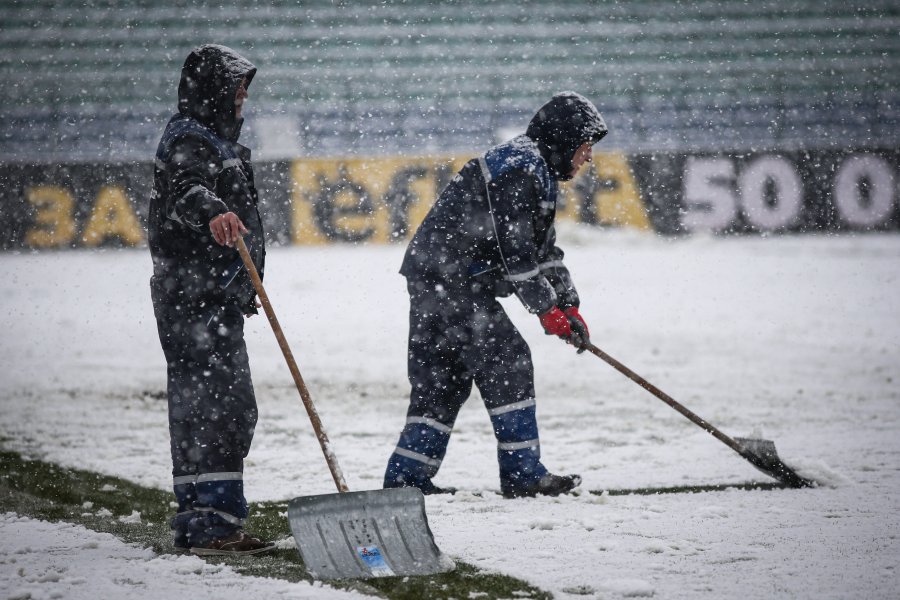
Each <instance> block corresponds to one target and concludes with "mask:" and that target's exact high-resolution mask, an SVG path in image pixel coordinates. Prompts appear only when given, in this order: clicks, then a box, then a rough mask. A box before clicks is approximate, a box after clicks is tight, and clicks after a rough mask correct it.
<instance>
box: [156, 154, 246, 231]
mask: <svg viewBox="0 0 900 600" xmlns="http://www.w3.org/2000/svg"><path fill="white" fill-rule="evenodd" d="M166 168H167V169H168V170H169V173H168V175H169V180H170V182H171V186H172V193H171V194H170V198H172V204H171V206H167V207H166V211H167V213H168V216H169V218H171V219H173V220H175V221H178V222H180V223H183V224H185V225H187V226H188V227H190V228H191V229H193V230H194V231H198V232H201V233H206V232H208V231H209V222H210V221H211V220H212V219H213V218H215V217H217V216H218V215H221V214H224V213H226V212H228V211H229V210H231V209H230V208H229V207H228V205H227V204H225V202H224V201H223V200H222V199H221V198H219V197H218V196H217V195H216V194H215V191H214V190H215V189H216V178H217V176H218V174H219V173H220V172H221V171H222V165H221V161H220V159H219V158H218V157H217V155H216V153H215V152H214V151H213V149H212V148H210V147H209V146H208V145H207V144H206V143H205V142H204V141H203V140H200V139H197V138H196V137H194V136H185V137H183V138H181V139H180V140H178V141H177V142H175V143H174V144H173V146H172V159H171V160H170V161H169V163H168V164H167V166H166Z"/></svg>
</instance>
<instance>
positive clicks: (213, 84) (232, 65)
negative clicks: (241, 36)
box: [178, 44, 256, 142]
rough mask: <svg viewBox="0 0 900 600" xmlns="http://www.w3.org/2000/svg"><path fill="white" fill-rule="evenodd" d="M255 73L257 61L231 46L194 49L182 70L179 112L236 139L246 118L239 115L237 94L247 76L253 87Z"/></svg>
mask: <svg viewBox="0 0 900 600" xmlns="http://www.w3.org/2000/svg"><path fill="white" fill-rule="evenodd" d="M254 75H256V67H255V66H253V63H251V62H250V61H249V60H247V59H246V58H244V57H243V56H241V55H240V54H238V53H237V52H235V51H234V50H232V49H231V48H228V47H226V46H219V45H217V44H206V45H204V46H200V47H199V48H196V49H195V50H192V51H191V53H190V54H189V55H188V57H187V59H186V60H185V61H184V67H182V69H181V82H180V83H179V84H178V112H180V113H181V114H183V115H188V116H190V117H193V118H195V119H197V120H198V121H200V122H201V123H203V124H204V125H206V126H207V127H209V128H210V129H212V130H213V131H215V132H216V133H217V134H218V135H219V136H221V137H223V138H225V139H227V140H230V141H232V142H236V141H237V139H238V136H240V133H241V124H242V123H243V121H244V120H243V119H236V118H235V114H234V113H235V110H234V96H235V94H236V93H237V89H238V86H239V85H240V83H241V80H242V79H244V78H245V77H246V78H247V86H248V87H249V85H250V81H251V80H252V79H253V76H254Z"/></svg>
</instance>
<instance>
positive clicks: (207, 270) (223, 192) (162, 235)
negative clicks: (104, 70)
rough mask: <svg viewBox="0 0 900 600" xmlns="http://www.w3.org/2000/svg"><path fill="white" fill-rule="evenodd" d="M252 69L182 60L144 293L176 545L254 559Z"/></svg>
mask: <svg viewBox="0 0 900 600" xmlns="http://www.w3.org/2000/svg"><path fill="white" fill-rule="evenodd" d="M255 74H256V67H255V66H253V64H251V63H250V62H249V61H248V60H247V59H246V58H244V57H243V56H241V55H240V54H238V53H237V52H235V51H234V50H232V49H231V48H227V47H225V46H220V45H215V44H207V45H204V46H200V47H199V48H197V49H195V50H193V51H192V52H191V53H190V54H189V55H188V57H187V59H186V60H185V62H184V66H183V68H182V71H181V80H180V83H179V85H178V112H177V113H176V114H175V116H173V117H172V118H171V119H170V120H169V123H168V125H167V126H166V129H165V131H164V132H163V135H162V139H161V140H160V142H159V146H158V149H157V152H156V161H155V175H154V186H153V194H152V195H151V198H150V210H149V217H148V225H149V227H148V230H149V245H150V254H151V256H152V257H153V277H152V278H151V280H150V291H151V297H152V299H153V308H154V312H155V315H156V322H157V328H158V330H159V339H160V343H161V345H162V349H163V352H164V354H165V357H166V363H167V371H168V386H167V391H168V401H169V437H170V442H171V451H172V475H173V482H172V483H173V489H174V492H175V499H176V501H177V503H178V512H177V514H176V515H175V518H174V519H173V520H172V528H173V530H174V543H175V546H176V547H177V548H179V549H182V550H189V551H191V552H193V553H194V554H200V555H216V554H219V555H245V554H258V553H260V552H265V551H268V550H271V549H272V548H273V544H271V543H267V542H264V541H261V540H259V539H258V538H255V537H252V536H250V535H249V534H247V533H246V532H245V531H244V528H243V526H244V522H245V519H246V518H247V501H246V499H245V497H244V458H245V457H246V456H247V453H248V452H249V451H250V443H251V441H252V439H253V430H254V428H255V426H256V419H257V409H256V397H255V396H254V392H253V382H252V380H251V378H250V364H249V359H248V356H247V346H246V344H245V342H244V316H245V315H250V314H254V313H256V303H255V296H256V292H255V291H254V288H253V284H252V282H251V281H250V277H249V275H248V274H247V272H246V269H244V268H243V263H242V261H241V258H240V256H239V255H238V253H237V251H236V250H235V248H234V244H235V242H236V241H237V239H238V237H241V236H246V241H247V245H248V247H249V248H250V253H251V255H252V258H253V262H254V263H255V266H256V268H257V269H258V270H259V272H260V273H262V272H263V267H264V261H265V245H264V237H263V227H262V219H261V217H260V214H259V210H258V207H257V204H258V196H257V191H256V186H255V184H254V178H253V168H252V165H251V163H250V150H249V149H248V148H246V147H245V146H242V145H241V144H239V143H238V141H237V140H238V137H239V136H240V132H241V125H242V123H243V116H242V110H243V104H244V101H245V100H246V99H247V97H248V93H247V87H248V86H249V85H250V82H251V81H252V80H253V76H254V75H255Z"/></svg>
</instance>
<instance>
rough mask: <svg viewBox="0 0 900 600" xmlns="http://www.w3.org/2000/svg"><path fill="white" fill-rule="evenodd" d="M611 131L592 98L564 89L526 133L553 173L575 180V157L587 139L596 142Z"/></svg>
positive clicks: (544, 108)
mask: <svg viewBox="0 0 900 600" xmlns="http://www.w3.org/2000/svg"><path fill="white" fill-rule="evenodd" d="M606 133H607V129H606V123H604V122H603V117H602V116H600V112H599V111H598V110H597V107H595V106H594V105H593V104H592V103H591V101H590V100H588V99H587V98H585V97H584V96H582V95H581V94H577V93H575V92H561V93H559V94H556V95H555V96H553V98H551V99H550V101H549V102H547V104H545V105H544V106H542V107H541V109H540V110H539V111H538V112H537V114H536V115H534V117H533V118H532V119H531V122H530V123H529V124H528V130H527V131H526V132H525V135H527V136H528V137H530V138H531V139H532V140H534V141H535V143H536V144H537V145H538V148H539V149H540V151H541V156H543V157H544V160H546V161H547V166H548V167H549V168H550V173H551V174H552V175H553V177H554V178H555V179H557V180H561V181H565V180H568V179H571V178H572V177H571V173H572V158H573V157H574V156H575V151H576V150H578V147H579V146H581V145H582V144H583V143H585V142H590V143H591V144H596V143H597V142H599V141H600V140H601V139H603V136H605V135H606Z"/></svg>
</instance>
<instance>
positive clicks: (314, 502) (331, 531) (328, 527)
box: [236, 237, 456, 579]
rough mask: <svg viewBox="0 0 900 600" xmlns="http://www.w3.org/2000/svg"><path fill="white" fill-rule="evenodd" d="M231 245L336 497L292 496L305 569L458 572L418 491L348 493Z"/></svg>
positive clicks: (337, 573)
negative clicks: (436, 540)
mask: <svg viewBox="0 0 900 600" xmlns="http://www.w3.org/2000/svg"><path fill="white" fill-rule="evenodd" d="M236 245H237V249H238V252H239V253H240V255H241V259H242V260H243V262H244V266H245V267H246V268H247V272H248V273H249V274H250V279H251V280H252V281H253V287H254V288H255V289H256V294H257V296H259V301H260V303H261V304H262V306H263V310H265V312H266V317H268V319H269V324H270V325H271V326H272V332H273V333H274V334H275V339H277V340H278V345H279V346H280V347H281V352H282V354H284V360H285V361H286V362H287V365H288V369H290V371H291V376H292V377H293V378H294V383H295V384H296V386H297V391H298V392H300V399H301V400H302V401H303V406H304V408H306V414H307V415H309V421H310V423H311V424H312V427H313V430H314V431H315V432H316V438H317V439H318V440H319V447H321V448H322V454H324V455H325V462H326V463H328V470H329V471H331V477H332V478H333V479H334V485H335V486H336V487H337V490H338V492H339V493H337V494H326V495H322V496H303V497H300V498H295V499H294V500H291V502H290V503H289V505H288V521H289V522H290V525H291V530H292V531H293V532H294V538H295V539H296V540H297V547H298V548H299V549H300V555H301V556H302V557H303V562H304V563H305V564H306V566H307V569H308V570H309V572H310V573H311V574H312V575H313V576H314V577H320V578H322V579H352V578H368V577H388V576H391V575H430V574H432V573H442V572H444V571H450V570H452V569H453V568H455V567H456V565H455V564H454V563H453V561H452V560H450V559H449V558H448V557H446V556H444V555H443V554H441V551H440V550H438V548H437V546H436V545H435V543H434V537H433V536H432V535H431V529H430V528H429V527H428V519H427V518H426V517H425V498H424V496H422V492H420V491H419V490H418V489H416V488H400V489H391V490H373V491H369V492H351V491H350V489H349V488H348V487H347V482H346V480H345V479H344V474H343V472H341V467H340V466H339V465H338V461H337V457H336V456H335V455H334V452H333V451H332V448H331V442H330V441H329V440H328V435H327V434H326V433H325V427H324V426H323V425H322V420H321V419H319V413H318V412H317V411H316V407H315V405H314V404H313V401H312V397H310V395H309V390H307V389H306V384H305V383H304V382H303V377H302V376H301V375H300V368H299V367H298V366H297V361H296V360H294V355H293V353H291V348H290V346H289V345H288V343H287V338H285V337H284V332H283V331H282V330H281V325H279V324H278V319H277V318H276V317H275V309H274V308H272V303H271V302H270V301H269V296H268V294H266V290H265V288H264V287H263V284H262V279H261V278H260V276H259V273H258V272H257V270H256V266H255V265H254V264H253V259H252V258H251V257H250V252H249V251H248V250H247V245H246V244H245V243H244V240H243V238H240V237H239V238H238V239H237V240H236Z"/></svg>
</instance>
